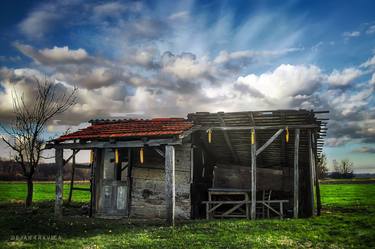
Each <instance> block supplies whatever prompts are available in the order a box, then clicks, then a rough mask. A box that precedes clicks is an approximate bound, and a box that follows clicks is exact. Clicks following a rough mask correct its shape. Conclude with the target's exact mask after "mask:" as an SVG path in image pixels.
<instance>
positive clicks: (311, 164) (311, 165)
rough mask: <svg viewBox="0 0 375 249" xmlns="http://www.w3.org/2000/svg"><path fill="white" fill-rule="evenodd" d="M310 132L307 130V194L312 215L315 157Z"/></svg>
mask: <svg viewBox="0 0 375 249" xmlns="http://www.w3.org/2000/svg"><path fill="white" fill-rule="evenodd" d="M311 135H312V134H311V130H308V143H309V145H308V146H309V171H310V179H309V180H310V181H309V192H310V205H311V207H310V208H311V215H314V213H315V212H314V206H315V205H314V204H315V200H314V184H315V183H314V175H315V174H314V173H315V157H314V153H313V144H312V137H311Z"/></svg>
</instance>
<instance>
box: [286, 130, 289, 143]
mask: <svg viewBox="0 0 375 249" xmlns="http://www.w3.org/2000/svg"><path fill="white" fill-rule="evenodd" d="M285 141H286V142H287V143H288V142H289V130H288V127H286V128H285Z"/></svg>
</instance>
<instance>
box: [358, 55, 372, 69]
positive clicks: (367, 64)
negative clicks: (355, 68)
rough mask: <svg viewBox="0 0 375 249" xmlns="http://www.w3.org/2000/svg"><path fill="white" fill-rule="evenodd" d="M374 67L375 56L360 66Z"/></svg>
mask: <svg viewBox="0 0 375 249" xmlns="http://www.w3.org/2000/svg"><path fill="white" fill-rule="evenodd" d="M372 66H375V55H374V56H373V57H372V58H370V59H368V60H367V61H366V62H364V63H362V64H361V67H372Z"/></svg>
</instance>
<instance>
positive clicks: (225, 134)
mask: <svg viewBox="0 0 375 249" xmlns="http://www.w3.org/2000/svg"><path fill="white" fill-rule="evenodd" d="M217 116H218V118H219V120H220V124H221V126H223V127H225V121H224V119H223V117H222V116H221V115H220V113H218V114H217ZM223 134H224V140H225V143H226V144H227V146H228V148H229V150H230V152H231V153H232V156H233V159H234V161H235V162H236V163H238V162H239V161H240V160H239V157H238V155H237V153H236V151H235V150H234V149H233V146H232V141H231V140H230V137H229V134H228V132H227V130H223Z"/></svg>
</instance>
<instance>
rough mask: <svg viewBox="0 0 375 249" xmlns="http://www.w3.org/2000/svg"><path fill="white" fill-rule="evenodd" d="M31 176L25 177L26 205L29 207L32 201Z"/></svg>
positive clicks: (32, 187)
mask: <svg viewBox="0 0 375 249" xmlns="http://www.w3.org/2000/svg"><path fill="white" fill-rule="evenodd" d="M33 190H34V185H33V178H32V177H28V178H27V196H26V207H30V206H31V204H32V202H33Z"/></svg>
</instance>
